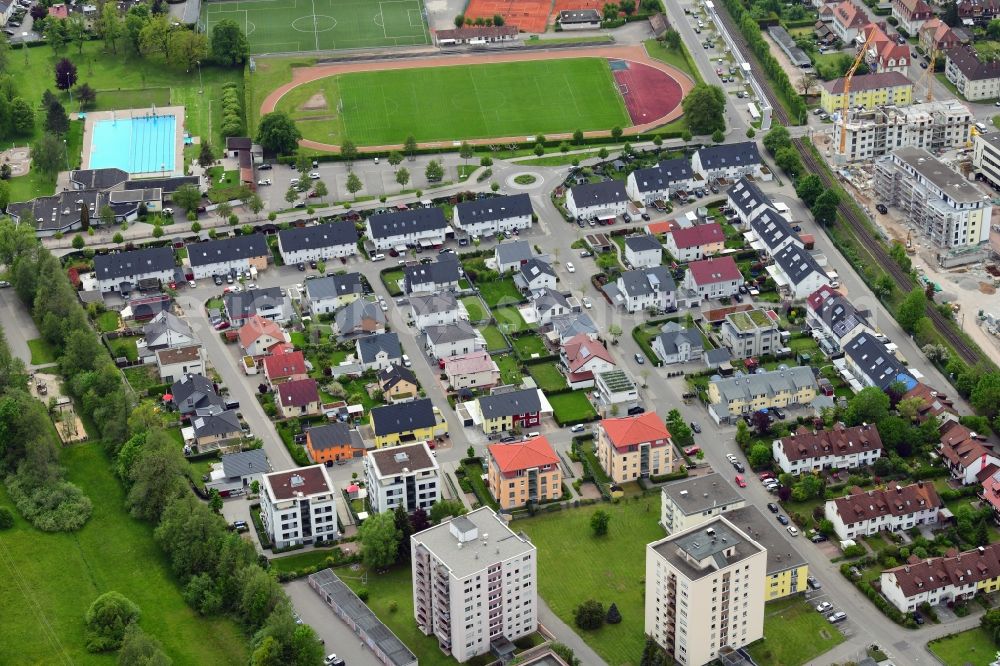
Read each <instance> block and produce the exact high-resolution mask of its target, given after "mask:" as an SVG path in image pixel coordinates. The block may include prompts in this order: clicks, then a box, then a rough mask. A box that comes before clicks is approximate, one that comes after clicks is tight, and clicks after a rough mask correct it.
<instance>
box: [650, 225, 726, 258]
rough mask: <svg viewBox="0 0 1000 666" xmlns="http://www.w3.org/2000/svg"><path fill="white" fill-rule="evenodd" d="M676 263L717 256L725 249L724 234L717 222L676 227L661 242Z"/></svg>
mask: <svg viewBox="0 0 1000 666" xmlns="http://www.w3.org/2000/svg"><path fill="white" fill-rule="evenodd" d="M663 247H665V248H666V250H667V252H669V253H670V256H671V257H673V258H674V259H675V260H676V261H695V260H697V259H703V258H705V257H710V256H712V255H713V254H718V253H719V252H722V251H723V250H724V249H725V248H726V234H725V232H724V231H723V230H722V225H721V224H719V223H718V222H708V223H706V224H695V225H693V226H690V227H678V228H676V229H673V230H672V231H671V232H670V233H668V234H667V236H666V238H665V239H664V241H663Z"/></svg>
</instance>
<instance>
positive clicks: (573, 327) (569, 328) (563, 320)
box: [549, 312, 598, 340]
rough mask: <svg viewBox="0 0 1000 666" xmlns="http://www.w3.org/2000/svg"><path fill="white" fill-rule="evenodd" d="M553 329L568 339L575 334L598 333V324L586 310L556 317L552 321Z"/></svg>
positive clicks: (561, 336)
mask: <svg viewBox="0 0 1000 666" xmlns="http://www.w3.org/2000/svg"><path fill="white" fill-rule="evenodd" d="M549 323H550V325H551V326H552V330H554V331H556V332H558V333H559V337H560V339H563V340H568V339H569V338H572V337H573V336H574V335H578V334H579V333H585V334H587V335H591V336H593V335H597V333H598V331H597V325H596V324H595V323H594V320H593V319H591V318H590V315H588V314H587V313H585V312H573V313H570V314H566V315H559V316H558V317H554V318H553V319H552V321H551V322H549Z"/></svg>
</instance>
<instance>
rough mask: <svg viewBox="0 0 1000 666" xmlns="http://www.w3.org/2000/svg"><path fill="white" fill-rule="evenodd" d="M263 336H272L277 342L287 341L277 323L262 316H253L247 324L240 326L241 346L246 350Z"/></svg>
mask: <svg viewBox="0 0 1000 666" xmlns="http://www.w3.org/2000/svg"><path fill="white" fill-rule="evenodd" d="M263 335H270V336H271V337H272V338H274V339H275V340H284V339H285V334H284V333H283V332H282V330H281V326H280V325H279V324H278V323H277V322H274V321H271V320H270V319H265V318H264V317H261V316H260V315H253V316H252V317H250V318H249V319H247V323H245V324H243V325H242V326H240V346H241V347H243V349H246V348H247V347H249V346H250V345H252V344H253V343H254V342H256V341H257V340H258V339H260V337H261V336H263Z"/></svg>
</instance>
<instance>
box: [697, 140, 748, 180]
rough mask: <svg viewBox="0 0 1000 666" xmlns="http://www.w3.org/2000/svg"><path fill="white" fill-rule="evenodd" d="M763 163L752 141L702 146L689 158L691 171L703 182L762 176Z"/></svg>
mask: <svg viewBox="0 0 1000 666" xmlns="http://www.w3.org/2000/svg"><path fill="white" fill-rule="evenodd" d="M763 165H764V162H763V160H762V159H761V157H760V151H759V150H758V149H757V144H756V143H755V142H753V141H743V142H741V143H722V144H718V145H715V146H704V147H702V148H700V149H698V150H697V151H696V152H695V154H694V155H693V156H692V157H691V170H692V171H694V173H696V174H697V175H699V176H701V178H702V179H703V180H704V181H706V182H707V181H712V180H718V179H720V178H724V179H726V180H736V179H737V178H741V177H743V176H755V177H757V178H761V177H763V176H764V172H763V169H762V168H761V167H763Z"/></svg>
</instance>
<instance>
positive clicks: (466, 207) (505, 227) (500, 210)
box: [455, 194, 533, 236]
mask: <svg viewBox="0 0 1000 666" xmlns="http://www.w3.org/2000/svg"><path fill="white" fill-rule="evenodd" d="M532 214H533V211H532V208H531V197H530V196H528V195H527V194H513V195H510V196H501V197H483V198H480V199H473V200H472V201H463V202H462V203H460V204H458V205H456V206H455V226H456V227H458V228H460V229H462V230H463V231H465V232H467V233H468V234H469V235H470V236H493V235H494V234H497V233H501V232H502V233H512V232H513V231H514V230H515V229H516V230H518V231H521V230H523V229H530V228H531V221H532Z"/></svg>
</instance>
